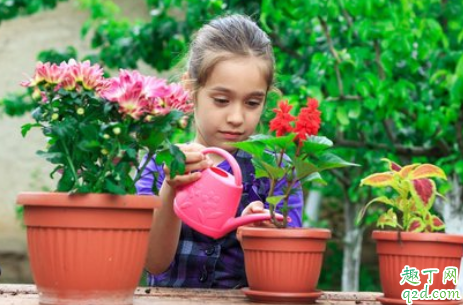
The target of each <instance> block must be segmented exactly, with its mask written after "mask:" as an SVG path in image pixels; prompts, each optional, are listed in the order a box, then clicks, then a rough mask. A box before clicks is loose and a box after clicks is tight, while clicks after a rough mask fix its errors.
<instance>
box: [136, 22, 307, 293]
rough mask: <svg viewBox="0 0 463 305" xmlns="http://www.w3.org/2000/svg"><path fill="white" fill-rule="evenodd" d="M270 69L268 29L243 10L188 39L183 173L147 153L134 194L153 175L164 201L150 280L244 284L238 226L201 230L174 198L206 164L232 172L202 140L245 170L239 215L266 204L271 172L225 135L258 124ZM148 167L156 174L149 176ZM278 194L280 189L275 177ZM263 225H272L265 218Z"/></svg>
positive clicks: (239, 136) (243, 135) (295, 219)
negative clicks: (216, 234)
mask: <svg viewBox="0 0 463 305" xmlns="http://www.w3.org/2000/svg"><path fill="white" fill-rule="evenodd" d="M273 77H274V57H273V51H272V45H271V42H270V40H269V38H268V37H267V35H266V34H265V33H264V32H263V31H262V30H261V29H260V28H259V27H258V26H257V25H256V24H255V23H254V22H253V21H251V20H250V19H249V18H248V17H245V16H241V15H233V16H228V17H223V18H219V19H215V20H213V21H211V22H210V23H209V24H207V25H205V26H203V27H202V28H201V29H200V30H199V32H198V33H197V35H196V37H195V39H194V41H193V42H192V44H191V49H190V54H189V62H188V70H187V72H186V73H185V75H184V81H185V83H186V89H188V90H189V91H190V92H191V97H192V99H193V102H194V106H195V108H194V124H195V129H196V137H195V139H194V142H193V143H190V144H178V146H179V147H180V149H181V150H182V151H183V153H184V154H185V156H186V174H185V175H178V176H176V177H175V178H174V179H170V178H169V169H168V168H167V167H165V166H164V167H162V166H158V165H156V164H155V163H154V161H151V162H150V163H149V165H148V166H147V167H146V169H145V172H144V173H143V176H142V179H140V180H139V182H138V183H137V190H138V194H152V192H151V189H152V185H153V183H157V187H158V189H159V190H160V191H159V196H160V197H161V200H162V207H161V208H159V209H157V210H155V211H154V219H153V224H152V227H151V232H150V239H149V247H148V255H147V260H146V270H147V271H148V284H149V285H150V286H168V287H198V288H199V287H201V288H239V287H242V286H246V285H247V282H246V275H245V272H244V259H243V252H242V250H241V247H240V244H239V242H238V240H237V239H236V231H235V232H231V233H229V234H228V235H226V236H225V237H223V238H220V239H217V240H216V239H213V238H210V237H208V236H205V235H203V234H201V233H199V232H197V231H195V230H193V229H191V228H190V227H188V226H187V225H186V224H183V223H182V221H181V220H180V219H179V218H178V217H177V216H176V214H175V213H174V210H173V200H174V197H175V193H176V190H177V188H178V187H179V186H182V185H185V184H188V183H191V182H193V181H196V180H197V179H199V177H200V176H201V173H200V170H203V169H205V168H207V167H210V166H218V167H219V168H221V169H223V170H225V171H228V172H231V169H230V165H229V164H228V162H227V161H225V160H223V159H221V158H220V157H219V156H217V155H215V154H208V155H207V157H205V156H204V155H203V154H202V153H201V150H203V149H204V148H205V147H209V146H215V147H220V148H223V149H225V150H227V151H228V152H230V153H232V154H233V155H234V157H235V158H236V160H237V162H238V163H239V165H240V168H241V171H242V176H243V195H242V197H241V201H240V205H239V208H238V211H237V216H240V215H245V214H251V213H265V212H268V211H267V210H266V209H267V208H268V204H264V202H265V199H266V197H267V194H268V191H269V186H270V185H269V181H268V179H264V178H262V179H256V178H255V177H254V173H255V170H254V167H253V165H252V163H251V156H250V155H248V154H247V153H245V152H243V151H240V150H236V149H235V148H234V147H232V146H230V145H228V144H227V142H237V141H243V140H246V139H247V138H248V137H249V136H250V135H252V134H253V133H254V131H255V128H256V126H257V124H258V122H259V120H260V117H261V114H262V111H263V109H264V106H265V99H266V96H267V92H268V91H269V90H270V89H271V87H272V84H273ZM153 172H157V173H158V174H159V175H158V179H157V181H153ZM276 190H277V191H276V194H283V190H282V186H281V185H278V186H277V188H276ZM289 204H290V207H291V208H292V209H291V211H290V213H289V216H290V218H291V222H290V225H291V226H294V227H300V226H301V222H302V219H301V214H302V205H303V199H302V191H301V189H300V188H299V189H297V190H296V192H295V193H294V194H293V195H292V196H291V198H290V201H289ZM260 225H269V223H268V222H263V223H261V224H260Z"/></svg>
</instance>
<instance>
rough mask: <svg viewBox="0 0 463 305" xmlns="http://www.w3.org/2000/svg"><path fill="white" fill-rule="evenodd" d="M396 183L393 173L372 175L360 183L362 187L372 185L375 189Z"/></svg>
mask: <svg viewBox="0 0 463 305" xmlns="http://www.w3.org/2000/svg"><path fill="white" fill-rule="evenodd" d="M393 183H394V175H393V174H392V172H386V173H378V174H372V175H370V176H368V177H366V178H364V179H362V181H360V186H362V185H370V186H375V187H383V186H391V185H392V184H393Z"/></svg>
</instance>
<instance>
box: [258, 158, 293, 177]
mask: <svg viewBox="0 0 463 305" xmlns="http://www.w3.org/2000/svg"><path fill="white" fill-rule="evenodd" d="M254 161H255V163H256V164H258V167H259V168H260V169H262V170H264V171H265V172H266V173H267V174H268V176H269V177H270V178H271V179H275V180H279V179H281V178H283V176H284V175H285V173H286V171H285V169H284V168H281V167H279V166H273V165H270V164H268V163H267V162H264V161H262V160H258V159H256V160H254Z"/></svg>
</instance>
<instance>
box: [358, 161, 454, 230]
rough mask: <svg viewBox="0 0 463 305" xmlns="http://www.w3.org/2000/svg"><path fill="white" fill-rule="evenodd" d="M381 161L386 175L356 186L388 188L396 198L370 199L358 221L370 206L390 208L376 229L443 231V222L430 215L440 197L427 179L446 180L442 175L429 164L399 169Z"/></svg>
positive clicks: (371, 176)
mask: <svg viewBox="0 0 463 305" xmlns="http://www.w3.org/2000/svg"><path fill="white" fill-rule="evenodd" d="M381 160H382V161H385V162H387V164H388V167H389V171H387V172H383V173H375V174H372V175H370V176H368V177H366V178H364V179H362V181H361V183H360V185H361V186H363V185H368V186H372V187H375V188H384V187H390V188H392V189H393V190H394V191H395V193H397V195H396V196H394V197H392V198H389V197H388V196H380V197H376V198H374V199H372V200H371V201H370V202H368V203H367V204H366V205H365V206H364V207H363V209H362V210H361V211H360V213H359V217H358V221H360V220H361V219H362V218H363V216H364V215H365V212H366V210H367V209H368V208H369V207H370V206H371V205H372V204H373V203H382V204H385V205H387V206H389V207H390V208H389V209H388V211H387V212H386V213H385V214H382V215H381V216H380V217H379V219H378V221H377V226H378V227H380V228H384V226H389V227H392V228H397V229H399V230H403V231H408V232H435V231H440V230H443V229H444V228H445V225H444V223H443V221H442V220H441V219H440V218H439V217H438V216H436V215H433V214H432V213H431V208H432V206H433V204H434V202H435V199H436V196H441V197H443V196H442V195H441V194H439V193H438V192H437V189H436V183H435V182H434V181H433V180H432V179H430V178H440V179H444V180H446V179H447V177H446V175H445V173H444V171H443V170H442V169H441V168H439V167H437V166H435V165H432V164H419V163H416V164H411V165H406V166H403V167H402V166H399V165H398V164H397V163H395V162H392V161H391V160H388V159H385V158H383V159H381ZM397 212H400V215H397ZM399 216H400V217H399Z"/></svg>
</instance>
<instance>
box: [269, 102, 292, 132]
mask: <svg viewBox="0 0 463 305" xmlns="http://www.w3.org/2000/svg"><path fill="white" fill-rule="evenodd" d="M292 108H293V106H291V105H289V104H288V101H287V100H283V101H280V102H279V103H278V108H275V109H273V112H275V113H276V116H275V118H274V119H273V120H271V121H270V130H274V131H276V135H277V137H281V136H283V135H285V134H287V133H288V132H292V131H293V127H292V126H291V124H290V123H291V122H292V121H294V120H295V119H296V118H295V117H294V116H292V115H291V114H290V113H289V112H290V111H291V109H292Z"/></svg>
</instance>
